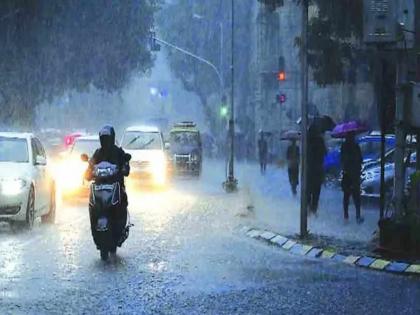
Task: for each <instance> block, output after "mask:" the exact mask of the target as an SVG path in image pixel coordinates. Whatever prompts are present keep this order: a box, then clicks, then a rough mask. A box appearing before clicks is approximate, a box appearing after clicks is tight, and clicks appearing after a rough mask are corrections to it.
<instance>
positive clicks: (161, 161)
mask: <svg viewBox="0 0 420 315" xmlns="http://www.w3.org/2000/svg"><path fill="white" fill-rule="evenodd" d="M152 172H153V177H154V181H155V183H156V184H159V185H162V184H164V183H165V181H166V160H165V156H163V155H159V156H156V157H155V159H154V160H153V161H152Z"/></svg>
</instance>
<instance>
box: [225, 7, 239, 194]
mask: <svg viewBox="0 0 420 315" xmlns="http://www.w3.org/2000/svg"><path fill="white" fill-rule="evenodd" d="M231 26H232V55H231V72H232V74H231V75H232V78H231V85H232V88H231V97H230V119H229V136H230V156H229V165H228V166H229V168H228V176H227V179H226V181H225V182H224V183H223V187H224V188H225V190H226V192H234V191H236V190H237V189H238V180H237V179H236V178H235V174H234V170H235V168H234V163H235V67H234V60H235V3H234V0H232V25H231Z"/></svg>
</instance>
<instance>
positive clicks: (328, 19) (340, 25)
mask: <svg viewBox="0 0 420 315" xmlns="http://www.w3.org/2000/svg"><path fill="white" fill-rule="evenodd" d="M313 5H314V6H312V8H313V12H316V13H315V14H314V15H313V17H312V18H311V19H310V21H309V32H308V33H309V34H308V42H309V54H308V61H309V64H310V66H311V68H312V70H313V71H314V78H315V80H316V81H317V83H318V84H320V85H327V84H334V83H342V82H350V83H354V81H355V75H356V73H355V69H357V67H359V66H360V65H362V64H366V63H367V61H368V60H367V53H366V51H365V50H363V49H362V43H361V39H362V36H363V0H340V1H330V0H313Z"/></svg>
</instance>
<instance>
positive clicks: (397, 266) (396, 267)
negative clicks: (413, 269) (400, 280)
mask: <svg viewBox="0 0 420 315" xmlns="http://www.w3.org/2000/svg"><path fill="white" fill-rule="evenodd" d="M409 266H410V265H409V264H406V263H401V262H395V261H393V262H392V263H390V264H389V265H388V266H387V267H386V268H385V270H386V271H392V272H404V271H405V270H406V269H407V268H408V267H409Z"/></svg>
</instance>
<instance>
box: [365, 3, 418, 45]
mask: <svg viewBox="0 0 420 315" xmlns="http://www.w3.org/2000/svg"><path fill="white" fill-rule="evenodd" d="M363 23H364V25H363V33H364V34H363V37H364V41H365V43H368V44H396V43H398V45H397V46H396V47H395V48H399V49H407V48H408V49H409V48H413V47H414V42H415V36H414V30H415V4H414V0H364V1H363Z"/></svg>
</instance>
